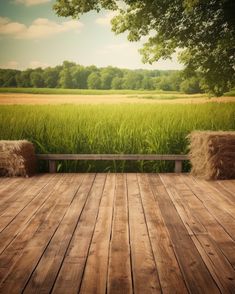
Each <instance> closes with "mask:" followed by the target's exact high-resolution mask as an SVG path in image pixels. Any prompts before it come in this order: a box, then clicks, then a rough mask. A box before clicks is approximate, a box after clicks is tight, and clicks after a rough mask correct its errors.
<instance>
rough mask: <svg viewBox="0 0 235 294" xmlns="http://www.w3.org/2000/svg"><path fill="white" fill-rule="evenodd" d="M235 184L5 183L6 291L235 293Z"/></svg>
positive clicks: (0, 255) (175, 178) (95, 178)
mask: <svg viewBox="0 0 235 294" xmlns="http://www.w3.org/2000/svg"><path fill="white" fill-rule="evenodd" d="M234 240H235V180H231V181H216V182H205V181H202V180H197V179H195V178H193V177H191V176H189V175H185V174H54V175H53V174H45V175H38V176H36V177H33V178H29V179H22V178H17V179H6V178H2V179H0V293H4V294H8V293H11V294H12V293H21V292H24V293H51V292H52V293H62V294H70V293H78V292H79V293H86V294H87V293H88V294H89V293H111V294H114V293H123V294H126V293H140V294H143V293H180V294H182V293H203V294H205V293H209V294H211V293H212V294H214V293H220V292H222V293H235V270H234V269H235V241H234Z"/></svg>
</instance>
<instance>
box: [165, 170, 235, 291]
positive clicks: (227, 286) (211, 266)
mask: <svg viewBox="0 0 235 294" xmlns="http://www.w3.org/2000/svg"><path fill="white" fill-rule="evenodd" d="M162 178H163V179H164V183H165V184H166V185H167V190H168V193H169V196H170V197H171V199H172V202H173V203H174V205H175V207H176V209H177V211H178V213H179V215H180V217H181V219H182V221H183V222H184V224H185V226H186V228H187V227H189V230H190V232H192V234H190V237H191V239H192V241H193V242H194V244H195V246H196V247H197V249H198V250H199V252H200V254H201V256H202V259H203V260H204V262H205V264H206V265H207V268H208V270H209V271H210V273H211V275H212V276H213V278H214V279H215V281H216V283H217V286H218V287H219V288H220V290H222V292H224V293H227V292H228V293H229V291H230V290H231V289H232V286H231V284H232V283H233V281H231V280H230V279H233V278H234V270H233V268H232V266H231V264H230V263H229V262H228V261H227V259H226V258H225V256H224V255H223V253H222V252H221V251H220V250H219V248H217V245H216V244H215V242H213V241H212V240H211V238H210V236H209V234H208V232H207V230H206V229H205V231H198V230H197V229H195V224H194V222H195V221H196V222H197V220H196V219H195V218H194V222H189V221H188V220H187V217H186V218H185V215H184V213H182V211H181V207H180V206H179V204H178V203H179V200H180V199H181V200H182V201H181V203H182V202H183V200H184V203H183V204H182V206H183V208H184V209H185V208H186V209H187V208H189V207H188V202H190V200H191V199H190V197H182V196H181V194H182V192H181V191H182V189H183V191H185V190H186V189H188V190H189V188H188V187H187V186H185V185H183V184H182V183H181V181H180V177H179V176H178V175H175V176H170V175H163V176H162ZM188 192H189V191H188ZM188 195H189V194H188ZM181 197H182V198H181ZM194 197H195V196H194ZM187 211H188V214H189V215H193V214H194V210H193V209H187ZM204 228H205V227H204ZM206 240H207V242H206ZM210 240H211V241H210ZM198 241H199V243H198ZM215 247H216V248H215ZM214 248H215V249H214ZM212 251H213V252H212ZM218 256H219V258H218ZM215 257H217V259H219V260H220V262H214V260H215ZM221 269H224V271H223V273H221V272H220V271H221ZM224 275H227V276H224Z"/></svg>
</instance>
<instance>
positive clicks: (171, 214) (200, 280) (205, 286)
mask: <svg viewBox="0 0 235 294" xmlns="http://www.w3.org/2000/svg"><path fill="white" fill-rule="evenodd" d="M158 177H159V176H158V175H156V176H150V180H151V185H154V182H155V178H158ZM160 179H161V180H162V182H163V183H162V185H158V186H156V185H155V186H154V187H153V189H154V190H155V191H156V192H155V197H156V201H158V203H159V206H160V209H161V212H162V216H163V218H164V221H165V224H166V226H167V229H168V231H169V234H170V238H171V240H172V242H173V244H174V250H175V254H176V256H177V259H178V261H179V264H180V266H181V271H182V273H183V275H184V278H185V281H186V284H187V287H188V289H189V291H190V292H192V293H219V289H218V287H217V286H216V284H215V282H214V280H213V278H212V276H211V274H210V272H209V271H208V269H207V267H206V266H205V264H204V262H203V259H202V257H201V255H200V254H199V252H198V250H197V248H196V247H195V245H194V243H193V241H192V240H191V238H190V236H189V234H188V231H187V229H186V227H185V226H184V224H183V222H182V220H181V218H180V216H179V214H178V213H177V210H176V208H175V206H174V204H173V202H172V201H171V199H170V196H169V195H168V192H167V190H166V186H165V185H164V181H163V179H162V177H161V176H160Z"/></svg>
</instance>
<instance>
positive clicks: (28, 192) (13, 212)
mask: <svg viewBox="0 0 235 294" xmlns="http://www.w3.org/2000/svg"><path fill="white" fill-rule="evenodd" d="M51 179H52V177H48V178H47V179H44V178H43V177H42V178H38V180H37V181H36V182H31V183H30V185H29V186H30V188H29V189H25V190H24V191H23V192H21V193H20V192H18V193H19V194H20V195H19V198H18V197H17V198H16V199H15V201H11V203H7V207H6V209H5V211H4V212H3V213H2V215H0V233H1V232H2V231H3V230H4V228H5V227H6V226H7V225H8V224H9V223H11V222H12V220H13V219H14V218H15V217H16V216H17V215H18V214H19V213H20V212H21V211H22V210H23V209H24V208H25V207H26V206H28V205H29V204H30V203H31V202H32V201H33V200H34V198H36V197H37V196H38V194H39V193H40V191H42V190H43V189H44V188H45V187H46V186H47V184H48V183H49V182H50V180H51Z"/></svg>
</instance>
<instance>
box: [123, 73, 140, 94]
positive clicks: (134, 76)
mask: <svg viewBox="0 0 235 294" xmlns="http://www.w3.org/2000/svg"><path fill="white" fill-rule="evenodd" d="M123 79H124V83H123V88H124V89H131V90H136V89H140V88H141V84H142V79H143V76H142V75H141V74H139V73H137V72H135V71H129V72H128V73H127V74H126V75H125V76H124V78H123Z"/></svg>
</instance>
